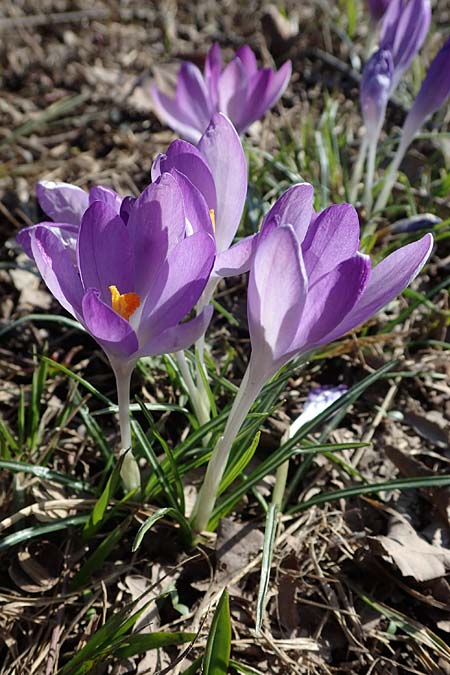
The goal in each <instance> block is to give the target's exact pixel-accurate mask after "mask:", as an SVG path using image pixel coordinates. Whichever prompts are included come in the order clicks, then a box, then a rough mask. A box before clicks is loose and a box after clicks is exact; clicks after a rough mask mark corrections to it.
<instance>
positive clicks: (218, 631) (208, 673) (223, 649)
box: [202, 590, 231, 675]
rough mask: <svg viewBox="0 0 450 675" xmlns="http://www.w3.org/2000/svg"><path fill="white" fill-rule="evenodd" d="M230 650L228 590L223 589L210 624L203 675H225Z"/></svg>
mask: <svg viewBox="0 0 450 675" xmlns="http://www.w3.org/2000/svg"><path fill="white" fill-rule="evenodd" d="M230 652H231V622H230V604H229V599H228V592H227V591H226V590H224V592H223V593H222V595H221V597H220V600H219V603H218V605H217V608H216V611H215V613H214V617H213V620H212V624H211V630H210V631H209V635H208V641H207V643H206V650H205V656H204V658H203V671H202V673H203V675H227V672H228V666H229V663H230Z"/></svg>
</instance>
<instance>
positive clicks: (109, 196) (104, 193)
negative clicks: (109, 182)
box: [89, 185, 122, 214]
mask: <svg viewBox="0 0 450 675" xmlns="http://www.w3.org/2000/svg"><path fill="white" fill-rule="evenodd" d="M96 201H99V202H105V204H108V206H110V207H111V208H112V209H113V210H114V211H115V212H116V213H117V214H119V213H120V207H121V205H122V197H121V196H120V195H118V194H117V192H115V191H114V190H113V189H112V188H109V187H104V186H103V185H95V186H94V187H91V189H90V190H89V204H92V203H93V202H96Z"/></svg>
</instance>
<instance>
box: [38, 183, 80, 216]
mask: <svg viewBox="0 0 450 675" xmlns="http://www.w3.org/2000/svg"><path fill="white" fill-rule="evenodd" d="M36 197H37V199H38V202H39V204H40V206H41V209H42V210H43V211H44V212H45V213H46V214H47V215H48V216H49V217H50V218H51V219H52V220H55V221H57V222H60V223H69V224H70V225H79V224H80V223H81V217H82V215H83V213H84V212H85V211H86V209H87V207H88V206H89V197H88V195H87V193H86V192H85V191H84V190H82V189H81V188H79V187H78V186H77V185H71V184H70V183H62V182H59V181H52V180H42V181H39V183H38V184H37V185H36Z"/></svg>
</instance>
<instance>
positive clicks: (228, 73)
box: [219, 58, 248, 126]
mask: <svg viewBox="0 0 450 675" xmlns="http://www.w3.org/2000/svg"><path fill="white" fill-rule="evenodd" d="M247 86H248V79H247V75H246V72H245V67H244V64H243V63H242V61H241V60H240V59H237V58H234V59H233V60H232V61H230V63H229V64H228V65H227V66H226V67H225V68H224V70H223V71H222V74H221V76H220V80H219V110H221V111H222V112H223V113H225V114H226V115H228V117H230V118H231V119H232V120H233V122H234V124H235V126H237V124H238V123H237V121H235V119H236V117H237V118H238V117H239V116H240V112H241V110H242V107H243V106H242V104H243V103H244V102H245V95H246V88H247ZM235 97H237V98H238V100H239V101H240V104H241V105H240V106H239V105H238V106H236V105H235V104H233V99H234V98H235ZM244 107H245V105H244ZM233 113H234V114H233Z"/></svg>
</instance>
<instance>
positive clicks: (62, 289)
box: [31, 225, 83, 318]
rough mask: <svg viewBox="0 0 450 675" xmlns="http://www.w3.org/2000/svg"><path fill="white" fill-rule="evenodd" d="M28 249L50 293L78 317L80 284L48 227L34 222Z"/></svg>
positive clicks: (62, 245) (64, 252) (63, 248)
mask: <svg viewBox="0 0 450 675" xmlns="http://www.w3.org/2000/svg"><path fill="white" fill-rule="evenodd" d="M31 252H32V256H33V259H34V261H35V263H36V266H37V268H38V270H39V272H40V274H41V276H42V278H43V280H44V281H45V283H46V285H47V287H48V289H49V290H50V292H51V293H52V294H53V295H54V296H55V298H56V299H57V300H58V302H59V303H60V304H61V305H62V306H63V307H64V309H66V310H67V311H68V312H70V314H72V315H73V316H75V317H77V318H78V317H79V313H80V309H81V299H82V296H83V287H82V285H81V280H80V277H79V275H78V272H77V270H76V268H75V266H74V264H73V262H72V260H71V258H70V256H69V254H68V252H67V250H66V249H65V247H64V244H63V243H62V242H61V240H60V239H59V238H58V237H57V236H56V235H55V234H54V232H53V231H52V230H51V229H50V228H48V227H40V226H39V225H38V226H36V227H35V229H34V230H33V232H32V233H31Z"/></svg>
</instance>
